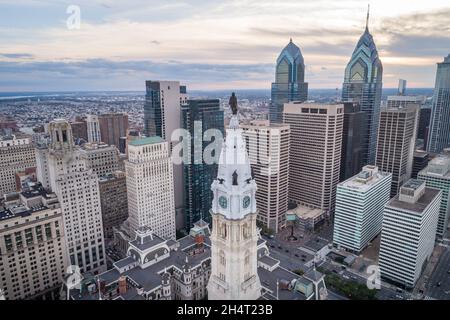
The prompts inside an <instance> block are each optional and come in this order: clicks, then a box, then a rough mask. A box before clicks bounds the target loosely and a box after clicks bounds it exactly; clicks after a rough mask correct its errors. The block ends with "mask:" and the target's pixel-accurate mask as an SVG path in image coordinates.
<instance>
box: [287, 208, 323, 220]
mask: <svg viewBox="0 0 450 320" xmlns="http://www.w3.org/2000/svg"><path fill="white" fill-rule="evenodd" d="M324 212H325V211H324V210H322V209H320V208H313V207H308V206H304V205H298V206H297V207H296V208H294V209H291V210H288V211H287V212H286V214H295V215H296V216H297V217H298V218H301V219H308V218H317V217H319V216H321V215H322V214H323V213H324Z"/></svg>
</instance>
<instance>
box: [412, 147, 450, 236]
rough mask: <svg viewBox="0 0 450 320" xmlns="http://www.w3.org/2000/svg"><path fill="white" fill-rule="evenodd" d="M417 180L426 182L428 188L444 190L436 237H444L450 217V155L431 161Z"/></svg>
mask: <svg viewBox="0 0 450 320" xmlns="http://www.w3.org/2000/svg"><path fill="white" fill-rule="evenodd" d="M417 179H418V180H422V181H425V182H426V184H427V186H428V187H432V188H437V189H440V190H442V201H441V208H440V211H439V219H438V224H437V231H436V232H437V234H436V235H437V236H440V237H443V236H445V233H446V232H447V228H448V221H449V217H450V213H449V212H450V206H449V195H450V154H442V155H440V156H438V157H436V158H434V159H433V160H431V161H430V162H429V163H428V166H427V167H426V168H425V169H423V170H422V171H420V172H419V174H418V175H417Z"/></svg>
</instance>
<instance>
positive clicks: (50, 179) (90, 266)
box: [37, 119, 106, 273]
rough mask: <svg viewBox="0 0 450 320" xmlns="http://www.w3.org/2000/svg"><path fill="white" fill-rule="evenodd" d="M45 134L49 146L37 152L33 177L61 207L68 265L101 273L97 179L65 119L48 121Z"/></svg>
mask: <svg viewBox="0 0 450 320" xmlns="http://www.w3.org/2000/svg"><path fill="white" fill-rule="evenodd" d="M49 133H50V136H51V143H50V145H49V146H48V147H45V146H41V147H40V148H39V149H38V151H39V152H38V153H37V162H38V166H37V177H38V180H39V181H40V182H41V183H42V184H43V186H44V187H45V188H48V189H50V190H51V191H53V192H54V193H56V195H57V196H58V200H59V202H60V204H61V209H62V214H63V222H64V232H65V234H66V241H67V248H68V257H69V263H70V264H72V265H77V266H79V267H80V269H81V270H80V271H81V272H88V271H89V272H93V273H96V272H101V271H103V270H105V268H106V265H105V255H104V252H105V245H104V238H103V223H102V213H101V204H100V193H99V186H98V176H97V174H95V173H94V172H93V171H92V169H90V164H89V161H88V160H87V158H86V155H85V153H84V152H83V150H81V149H80V148H79V147H78V146H75V144H74V142H73V135H72V128H71V126H70V124H69V123H68V122H67V121H66V120H63V119H57V120H54V121H52V122H51V123H50V124H49Z"/></svg>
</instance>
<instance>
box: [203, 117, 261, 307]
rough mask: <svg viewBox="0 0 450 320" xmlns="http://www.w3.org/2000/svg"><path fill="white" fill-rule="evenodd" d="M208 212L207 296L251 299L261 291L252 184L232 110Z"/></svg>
mask: <svg viewBox="0 0 450 320" xmlns="http://www.w3.org/2000/svg"><path fill="white" fill-rule="evenodd" d="M211 189H212V191H213V194H214V199H213V203H212V209H211V215H212V225H213V231H212V234H211V277H210V279H209V283H208V297H209V299H210V300H218V299H225V300H243V299H244V300H254V299H258V298H259V297H260V296H261V283H260V280H259V277H258V273H257V242H258V232H257V228H256V215H257V209H256V198H255V193H256V183H255V181H254V180H253V178H252V175H251V169H250V162H249V159H248V156H247V151H246V147H245V141H244V139H243V137H242V129H241V128H239V119H238V114H237V113H235V114H233V116H232V119H231V121H230V127H229V128H228V129H227V135H226V139H225V143H224V144H223V146H222V152H221V155H220V162H219V169H218V175H217V179H216V180H215V181H214V182H213V184H212V186H211Z"/></svg>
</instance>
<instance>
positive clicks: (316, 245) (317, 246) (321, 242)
mask: <svg viewBox="0 0 450 320" xmlns="http://www.w3.org/2000/svg"><path fill="white" fill-rule="evenodd" d="M328 245H329V241H328V240H325V239H322V238H319V237H314V238H312V239H310V240H308V241H307V242H306V243H305V244H304V245H303V248H305V249H308V250H311V251H313V252H317V251H320V250H322V249H323V248H324V247H325V246H328Z"/></svg>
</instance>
